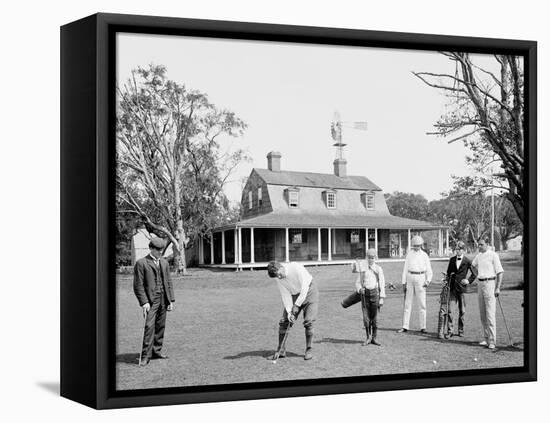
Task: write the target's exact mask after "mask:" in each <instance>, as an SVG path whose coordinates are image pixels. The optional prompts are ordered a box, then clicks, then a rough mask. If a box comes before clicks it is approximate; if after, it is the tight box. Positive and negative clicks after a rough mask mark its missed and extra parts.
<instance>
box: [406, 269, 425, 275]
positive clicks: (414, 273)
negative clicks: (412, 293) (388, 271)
mask: <svg viewBox="0 0 550 423" xmlns="http://www.w3.org/2000/svg"><path fill="white" fill-rule="evenodd" d="M409 273H410V274H411V275H423V274H424V273H426V271H423V272H411V271H410V270H409Z"/></svg>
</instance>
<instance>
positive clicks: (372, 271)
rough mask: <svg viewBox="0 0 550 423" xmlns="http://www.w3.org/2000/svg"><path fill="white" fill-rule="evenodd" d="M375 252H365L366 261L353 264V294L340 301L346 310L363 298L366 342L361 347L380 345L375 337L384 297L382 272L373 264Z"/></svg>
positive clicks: (372, 249)
mask: <svg viewBox="0 0 550 423" xmlns="http://www.w3.org/2000/svg"><path fill="white" fill-rule="evenodd" d="M375 260H376V250H375V249H374V248H370V249H369V250H367V260H366V262H365V260H357V262H356V263H354V267H353V272H354V273H358V276H357V280H356V281H355V292H354V293H353V294H351V295H350V296H348V297H346V298H345V299H344V300H343V301H342V307H344V308H348V307H349V306H352V305H353V304H356V303H358V302H360V301H361V297H362V296H363V297H364V305H363V304H361V306H362V307H365V309H366V310H363V323H364V325H365V331H366V335H367V337H366V340H365V342H364V343H363V346H366V345H369V344H372V345H381V344H380V343H379V342H378V340H377V339H376V336H377V334H378V311H379V308H380V307H381V306H382V305H383V304H384V298H385V297H386V290H385V287H384V286H385V284H386V282H385V280H384V271H383V270H382V268H381V267H380V266H379V265H377V264H376V263H375Z"/></svg>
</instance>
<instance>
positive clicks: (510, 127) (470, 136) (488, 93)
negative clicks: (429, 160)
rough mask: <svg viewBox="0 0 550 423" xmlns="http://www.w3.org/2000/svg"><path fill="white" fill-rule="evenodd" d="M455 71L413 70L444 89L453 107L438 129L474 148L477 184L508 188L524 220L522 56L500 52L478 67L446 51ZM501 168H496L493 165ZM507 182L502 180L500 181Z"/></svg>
mask: <svg viewBox="0 0 550 423" xmlns="http://www.w3.org/2000/svg"><path fill="white" fill-rule="evenodd" d="M441 54H442V55H444V56H445V57H447V58H448V59H450V60H451V61H452V62H453V64H454V67H455V71H454V73H432V72H413V74H414V75H415V76H416V77H418V78H419V79H420V80H422V81H423V82H424V83H425V84H427V85H428V86H430V87H433V88H437V89H440V90H443V91H444V92H445V93H446V94H447V96H448V97H449V99H450V104H449V108H448V109H449V111H448V112H446V113H445V114H444V115H443V116H442V117H441V118H440V119H439V121H438V122H437V123H436V124H435V128H436V131H435V132H433V133H431V134H436V135H439V136H443V137H450V136H453V137H454V138H453V139H451V140H450V141H448V142H449V143H451V142H455V141H458V140H463V142H464V143H465V145H466V146H467V147H468V148H469V149H470V150H471V151H472V156H470V157H469V158H468V162H469V164H470V165H472V166H474V167H475V168H476V170H478V171H480V176H479V177H476V180H475V183H476V185H477V186H478V187H481V188H483V189H490V188H491V187H492V186H493V185H495V177H496V178H497V180H496V184H497V186H498V188H500V189H502V190H504V191H505V195H506V197H507V198H508V200H509V201H510V203H511V204H512V206H513V208H514V210H515V211H516V213H517V216H518V218H519V220H520V221H521V222H524V209H525V204H526V201H527V198H526V196H527V192H526V190H525V185H524V170H525V162H524V100H523V99H524V93H523V91H524V82H523V80H524V79H523V78H524V77H523V60H522V58H521V57H517V56H509V55H495V56H494V59H495V61H496V62H495V64H494V67H495V68H496V70H493V69H492V68H491V66H484V68H483V67H481V66H478V65H476V64H475V63H474V61H473V60H472V57H471V56H470V55H469V54H468V53H457V52H442V53H441ZM495 163H496V164H497V165H498V166H500V168H501V171H500V172H498V173H496V174H495V173H494V172H493V171H492V170H491V169H492V167H493V165H494V164H495ZM499 182H502V183H499Z"/></svg>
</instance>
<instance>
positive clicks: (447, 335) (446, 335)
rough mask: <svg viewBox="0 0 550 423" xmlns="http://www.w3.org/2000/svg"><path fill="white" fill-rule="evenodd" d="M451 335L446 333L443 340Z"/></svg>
mask: <svg viewBox="0 0 550 423" xmlns="http://www.w3.org/2000/svg"><path fill="white" fill-rule="evenodd" d="M451 336H452V335H449V334H448V333H446V334H445V336H444V338H445V339H449V338H450V337H451Z"/></svg>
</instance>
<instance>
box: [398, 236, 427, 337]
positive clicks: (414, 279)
mask: <svg viewBox="0 0 550 423" xmlns="http://www.w3.org/2000/svg"><path fill="white" fill-rule="evenodd" d="M411 244H412V249H411V250H410V251H409V252H408V254H407V257H406V258H405V265H404V266H403V275H402V277H401V282H402V284H403V292H404V294H405V306H404V308H403V327H402V328H401V329H399V330H398V331H397V332H398V333H403V332H407V331H408V330H409V320H410V318H411V311H412V304H413V300H414V299H416V300H417V301H418V304H419V308H420V312H419V317H420V332H422V333H426V288H427V286H428V285H429V284H430V282H431V281H432V276H433V273H432V265H431V264H430V258H429V257H428V254H426V252H424V251H423V250H422V249H421V247H422V245H423V244H424V240H423V239H422V237H420V236H419V235H415V236H413V238H412V241H411Z"/></svg>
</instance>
